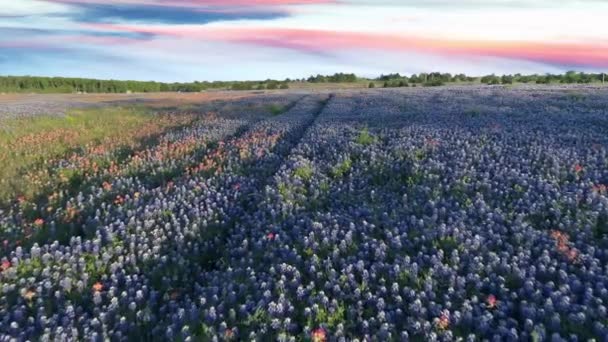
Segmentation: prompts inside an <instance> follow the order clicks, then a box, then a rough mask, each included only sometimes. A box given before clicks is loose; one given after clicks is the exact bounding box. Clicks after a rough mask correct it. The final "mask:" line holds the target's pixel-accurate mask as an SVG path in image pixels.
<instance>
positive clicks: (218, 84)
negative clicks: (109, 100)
mask: <svg viewBox="0 0 608 342" xmlns="http://www.w3.org/2000/svg"><path fill="white" fill-rule="evenodd" d="M279 88H280V89H289V85H288V84H287V82H279V81H275V80H266V81H263V82H255V81H242V82H238V81H237V82H222V81H215V82H206V81H205V82H199V81H195V82H190V83H161V82H154V81H149V82H142V81H116V80H98V79H89V78H65V77H35V76H1V77H0V92H5V93H49V94H51V93H128V92H133V93H151V92H200V91H203V90H206V89H232V90H253V89H258V90H261V89H279Z"/></svg>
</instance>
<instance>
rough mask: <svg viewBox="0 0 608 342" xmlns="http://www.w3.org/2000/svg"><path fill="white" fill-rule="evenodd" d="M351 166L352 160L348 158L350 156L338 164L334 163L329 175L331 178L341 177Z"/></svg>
mask: <svg viewBox="0 0 608 342" xmlns="http://www.w3.org/2000/svg"><path fill="white" fill-rule="evenodd" d="M352 166H353V162H352V161H351V160H350V158H348V159H346V160H344V161H343V162H341V163H340V164H338V165H336V166H335V167H334V168H333V169H332V170H331V176H332V177H333V178H341V177H343V176H344V175H346V174H347V173H348V172H349V171H350V169H351V168H352Z"/></svg>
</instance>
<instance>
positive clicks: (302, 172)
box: [294, 165, 314, 181]
mask: <svg viewBox="0 0 608 342" xmlns="http://www.w3.org/2000/svg"><path fill="white" fill-rule="evenodd" d="M313 174H314V170H313V169H312V167H311V166H310V165H304V166H300V167H298V168H297V169H295V171H294V175H295V176H296V177H299V178H300V179H301V180H303V181H309V180H310V179H311V178H312V176H313Z"/></svg>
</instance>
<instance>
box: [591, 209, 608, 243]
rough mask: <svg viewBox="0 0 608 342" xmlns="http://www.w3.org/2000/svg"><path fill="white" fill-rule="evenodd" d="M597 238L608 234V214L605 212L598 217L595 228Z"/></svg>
mask: <svg viewBox="0 0 608 342" xmlns="http://www.w3.org/2000/svg"><path fill="white" fill-rule="evenodd" d="M593 231H594V234H595V236H596V237H597V238H602V237H604V236H608V214H607V213H605V212H603V213H601V214H600V215H599V216H598V218H597V223H596V224H595V227H594V229H593Z"/></svg>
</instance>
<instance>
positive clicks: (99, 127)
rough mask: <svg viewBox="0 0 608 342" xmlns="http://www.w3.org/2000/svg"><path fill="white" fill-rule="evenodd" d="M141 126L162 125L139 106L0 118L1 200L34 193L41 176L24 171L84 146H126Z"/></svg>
mask: <svg viewBox="0 0 608 342" xmlns="http://www.w3.org/2000/svg"><path fill="white" fill-rule="evenodd" d="M146 125H154V126H156V125H159V126H162V125H163V123H162V121H159V120H158V117H157V116H155V115H152V114H150V113H148V111H147V110H146V109H145V108H143V107H106V108H95V109H85V110H74V111H70V112H68V113H67V114H66V115H64V116H36V117H28V118H18V119H7V120H3V121H0V203H6V202H7V201H10V200H13V199H15V198H16V197H18V196H24V197H26V198H27V197H30V196H33V195H34V194H35V193H36V192H37V191H38V190H39V188H40V187H41V186H42V184H43V183H44V182H45V181H47V180H45V179H28V177H26V175H28V174H32V173H33V172H32V171H34V170H36V169H40V168H44V167H45V166H46V165H48V164H50V163H51V162H52V161H53V160H55V159H57V158H61V157H64V156H66V155H68V154H70V153H73V152H75V151H78V150H80V151H83V150H84V148H85V147H92V146H98V145H102V144H104V143H105V144H108V145H111V146H112V147H114V148H116V147H118V146H119V144H125V145H128V144H129V143H130V142H132V140H133V139H134V138H135V137H136V136H138V135H137V132H138V131H139V130H141V128H142V127H143V126H146Z"/></svg>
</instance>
